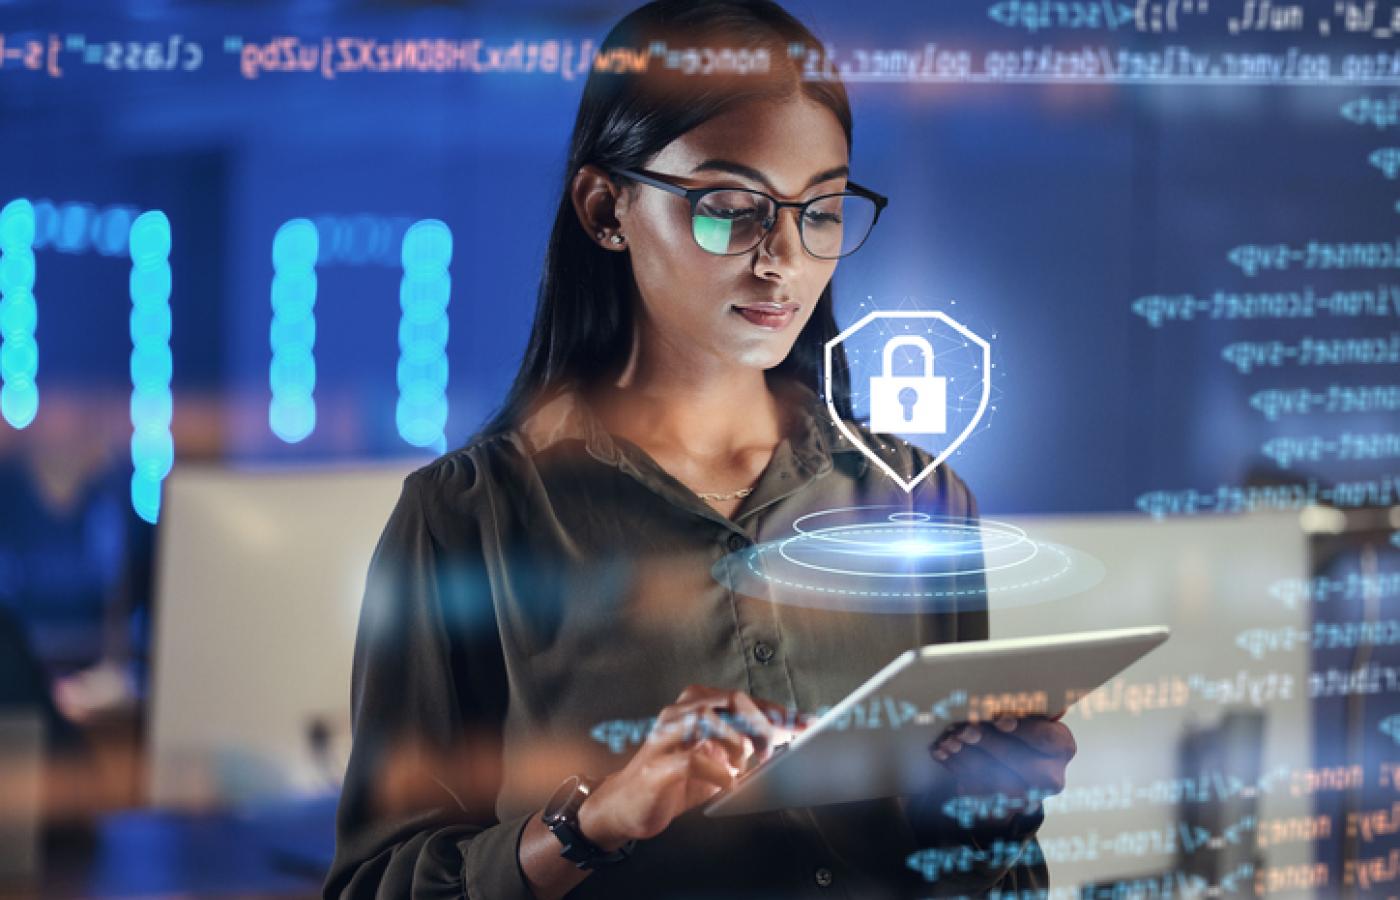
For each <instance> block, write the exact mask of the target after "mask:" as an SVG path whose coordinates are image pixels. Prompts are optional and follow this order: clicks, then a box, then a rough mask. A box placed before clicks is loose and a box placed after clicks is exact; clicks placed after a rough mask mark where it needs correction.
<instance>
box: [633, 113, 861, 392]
mask: <svg viewBox="0 0 1400 900" xmlns="http://www.w3.org/2000/svg"><path fill="white" fill-rule="evenodd" d="M847 162H848V148H847V146H846V136H845V132H844V131H842V129H841V124H840V123H839V122H838V121H837V119H836V116H835V115H833V114H832V113H831V111H830V110H828V109H827V108H826V107H824V106H822V105H820V104H818V103H815V102H813V101H811V100H808V99H806V98H805V97H804V98H801V99H795V100H790V101H786V102H782V103H774V102H770V101H754V102H751V103H748V104H744V105H742V106H740V107H736V108H735V109H733V110H730V111H729V112H727V113H725V114H723V115H721V116H717V117H716V118H713V119H711V120H709V121H707V122H705V123H704V124H703V125H700V126H698V127H696V128H694V129H692V130H691V131H689V132H687V133H686V134H685V135H683V136H681V137H680V138H677V139H676V140H675V141H673V142H671V143H670V144H669V145H667V146H666V148H665V149H663V150H662V151H661V152H660V153H658V154H656V155H655V156H654V157H652V159H651V160H649V161H648V162H647V163H646V164H645V165H643V166H642V167H641V168H643V169H645V170H646V171H647V172H649V173H652V174H656V175H659V176H661V177H662V178H664V179H665V180H667V181H669V182H672V183H674V184H679V185H682V186H684V187H687V188H698V187H739V188H750V189H755V190H760V191H765V192H767V193H769V194H772V195H773V196H774V197H777V198H778V199H779V200H796V201H801V200H806V199H809V198H811V197H815V196H818V195H820V194H827V193H834V192H838V191H841V190H843V189H844V188H845V185H846V177H847V169H846V166H847ZM616 214H617V219H618V222H619V223H620V227H619V229H618V230H619V231H620V232H621V233H622V234H623V235H624V236H626V238H627V244H626V246H627V247H628V253H629V255H630V256H631V260H632V272H633V276H634V278H635V280H636V284H637V289H638V291H639V293H640V295H641V296H640V302H641V306H642V333H641V339H642V340H643V341H644V342H648V345H647V346H646V347H645V348H644V352H645V353H646V354H647V355H649V356H652V357H653V359H664V360H667V361H670V362H673V363H676V364H683V365H687V366H697V365H698V366H703V367H707V368H708V366H709V364H710V363H719V364H720V365H721V366H731V367H732V366H742V367H749V368H754V369H760V370H762V369H770V368H772V367H773V366H776V365H777V364H778V363H780V362H782V361H783V359H784V358H785V357H786V356H787V355H788V352H789V351H790V350H791V349H792V345H793V342H794V341H795V340H796V339H797V335H798V332H800V331H801V330H802V327H803V326H804V325H805V324H806V323H807V320H808V319H809V318H810V317H811V315H812V310H813V308H814V307H815V306H816V304H817V298H818V297H819V296H820V295H821V293H822V290H823V289H824V288H825V287H826V285H827V282H828V281H830V280H831V276H832V273H833V272H834V271H835V269H836V260H831V259H817V258H816V257H814V256H812V255H811V254H809V253H808V252H807V251H806V250H805V249H803V247H802V240H801V236H800V234H799V231H798V223H797V215H798V210H796V209H791V208H789V209H783V210H782V211H781V212H780V213H779V215H778V220H777V222H776V223H775V224H774V225H773V230H772V231H770V232H769V233H768V235H767V236H766V237H765V238H764V240H763V242H762V243H760V244H759V245H758V246H757V247H755V248H754V249H753V250H751V251H749V252H747V253H741V254H738V255H735V256H717V255H715V254H712V253H710V252H708V251H706V250H704V249H702V248H701V247H700V245H699V244H697V243H696V242H695V239H694V238H693V237H692V236H691V223H690V207H689V204H687V203H686V201H685V198H683V197H678V196H676V195H675V194H670V193H667V192H666V191H662V190H659V189H657V188H654V187H650V186H646V185H641V184H633V185H631V186H629V187H628V188H627V190H625V191H624V192H623V194H622V196H621V197H620V198H619V199H618V205H617V213H616ZM773 303H782V304H784V306H783V307H782V308H781V312H779V313H778V314H776V315H775V314H773V313H772V312H771V310H772V309H775V308H774V307H772V306H771V304H773ZM658 354H664V355H658Z"/></svg>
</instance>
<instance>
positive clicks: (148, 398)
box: [130, 387, 175, 428]
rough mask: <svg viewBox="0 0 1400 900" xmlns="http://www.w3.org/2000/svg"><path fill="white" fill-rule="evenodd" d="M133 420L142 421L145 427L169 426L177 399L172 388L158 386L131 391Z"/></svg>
mask: <svg viewBox="0 0 1400 900" xmlns="http://www.w3.org/2000/svg"><path fill="white" fill-rule="evenodd" d="M130 406H131V421H133V422H141V423H142V425H143V427H145V426H155V427H160V428H168V427H169V426H170V421H171V419H172V418H173V417H174V412H175V399H174V397H172V396H171V394H170V388H168V387H157V388H153V389H150V390H138V391H132V392H131V404H130Z"/></svg>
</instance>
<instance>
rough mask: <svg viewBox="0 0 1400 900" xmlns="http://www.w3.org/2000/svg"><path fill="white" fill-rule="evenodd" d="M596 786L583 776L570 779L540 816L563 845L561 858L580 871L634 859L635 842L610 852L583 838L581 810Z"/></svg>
mask: <svg viewBox="0 0 1400 900" xmlns="http://www.w3.org/2000/svg"><path fill="white" fill-rule="evenodd" d="M597 786H598V783H597V782H596V781H593V780H592V779H589V778H586V777H584V776H582V775H571V776H569V777H568V778H567V779H565V780H564V783H563V784H561V785H560V786H559V788H558V789H557V790H556V791H555V792H554V795H553V796H552V797H550V798H549V802H548V803H546V804H545V808H544V813H543V814H542V815H541V818H542V819H543V820H544V824H545V826H546V827H548V828H549V830H550V832H551V833H552V834H553V835H554V836H555V837H556V838H558V839H559V843H561V844H563V845H564V849H563V850H561V851H560V852H559V855H560V856H562V857H564V858H565V859H567V860H569V861H570V862H572V863H573V864H574V865H576V866H578V867H579V868H580V869H597V868H601V867H604V866H610V865H615V864H616V863H620V862H622V861H623V860H625V859H627V857H628V856H630V855H631V853H632V848H633V847H635V846H636V844H637V842H636V841H628V842H627V843H626V844H623V845H622V846H621V847H619V848H617V849H616V850H613V851H612V852H607V851H605V850H603V849H602V848H601V847H599V846H598V845H597V844H595V843H593V842H592V841H590V840H589V839H588V838H586V837H584V835H583V832H582V831H581V830H580V829H579V825H578V811H579V807H581V806H583V801H584V800H587V799H588V795H589V794H591V793H593V789H594V788H596V787H597Z"/></svg>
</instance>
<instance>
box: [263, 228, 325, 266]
mask: <svg viewBox="0 0 1400 900" xmlns="http://www.w3.org/2000/svg"><path fill="white" fill-rule="evenodd" d="M320 247H321V236H320V234H319V233H318V232H317V231H316V226H315V225H314V224H312V222H311V220H310V219H291V220H289V221H286V222H283V223H282V226H281V227H280V228H278V229H277V233H276V234H275V235H273V237H272V267H273V268H274V269H277V270H279V271H280V270H282V269H303V268H304V269H310V268H312V267H314V266H315V265H316V258H317V256H318V255H319V254H320Z"/></svg>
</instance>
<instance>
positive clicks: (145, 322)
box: [128, 303, 171, 344]
mask: <svg viewBox="0 0 1400 900" xmlns="http://www.w3.org/2000/svg"><path fill="white" fill-rule="evenodd" d="M128 321H129V325H130V331H131V340H132V341H133V342H134V343H136V344H148V343H154V342H159V343H161V344H167V343H169V341H170V328H171V322H170V307H169V306H168V305H167V304H165V303H158V304H133V305H132V307H131V315H130V316H129V317H128Z"/></svg>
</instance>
